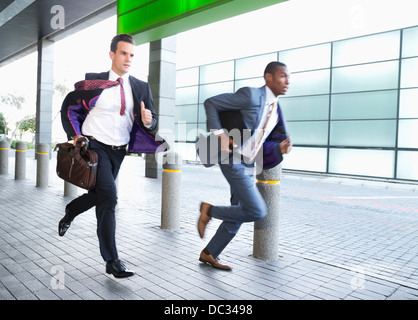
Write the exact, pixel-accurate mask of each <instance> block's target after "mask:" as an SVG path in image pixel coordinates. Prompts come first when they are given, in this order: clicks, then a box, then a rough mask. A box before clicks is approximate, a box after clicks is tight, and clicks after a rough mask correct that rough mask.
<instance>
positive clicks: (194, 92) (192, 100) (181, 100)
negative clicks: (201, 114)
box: [176, 86, 199, 105]
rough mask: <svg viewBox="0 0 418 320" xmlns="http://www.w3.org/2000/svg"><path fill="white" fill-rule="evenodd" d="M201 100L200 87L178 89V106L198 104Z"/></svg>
mask: <svg viewBox="0 0 418 320" xmlns="http://www.w3.org/2000/svg"><path fill="white" fill-rule="evenodd" d="M198 98H199V87H198V86H194V87H186V88H177V89H176V105H182V104H196V103H197V100H198Z"/></svg>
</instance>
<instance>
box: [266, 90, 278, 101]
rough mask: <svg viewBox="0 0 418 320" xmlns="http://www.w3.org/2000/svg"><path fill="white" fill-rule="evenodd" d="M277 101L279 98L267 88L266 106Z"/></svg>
mask: <svg viewBox="0 0 418 320" xmlns="http://www.w3.org/2000/svg"><path fill="white" fill-rule="evenodd" d="M276 101H277V97H276V96H275V95H274V93H273V91H271V89H270V88H269V87H267V86H266V104H268V105H270V104H272V103H274V102H276Z"/></svg>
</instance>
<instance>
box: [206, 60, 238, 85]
mask: <svg viewBox="0 0 418 320" xmlns="http://www.w3.org/2000/svg"><path fill="white" fill-rule="evenodd" d="M228 80H234V61H227V62H221V63H215V64H210V65H206V66H202V67H200V83H201V84H203V83H211V82H221V81H228Z"/></svg>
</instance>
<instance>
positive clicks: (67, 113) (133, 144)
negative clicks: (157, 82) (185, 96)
mask: <svg viewBox="0 0 418 320" xmlns="http://www.w3.org/2000/svg"><path fill="white" fill-rule="evenodd" d="M97 79H101V80H108V79H109V72H102V73H87V74H86V80H87V81H88V80H97ZM129 81H130V85H131V87H132V94H133V99H134V109H133V113H134V125H133V127H132V131H131V138H130V141H129V149H128V151H129V152H132V153H154V152H160V151H165V150H167V149H168V145H167V144H166V142H165V141H164V140H163V139H161V138H160V137H158V136H157V137H156V136H155V134H154V133H153V130H155V128H156V126H157V117H156V114H155V110H154V102H153V100H152V95H151V90H150V88H149V85H148V84H147V83H146V82H143V81H141V80H139V79H136V78H135V77H133V76H129ZM102 91H103V89H93V90H75V91H72V92H70V93H69V94H68V95H67V96H66V98H65V99H64V102H63V104H62V107H61V121H62V124H63V127H64V130H65V132H66V133H67V136H68V139H71V137H73V136H75V135H78V134H82V130H81V127H82V124H83V122H84V120H85V119H86V117H87V115H88V113H89V112H90V110H91V109H93V108H94V106H95V104H96V101H97V99H98V98H99V97H100V94H101V93H102ZM141 101H144V104H145V108H147V109H149V110H150V111H151V113H152V118H153V120H152V123H151V126H150V128H147V127H145V126H144V124H143V123H142V119H141Z"/></svg>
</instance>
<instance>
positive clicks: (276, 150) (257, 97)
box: [205, 86, 288, 169]
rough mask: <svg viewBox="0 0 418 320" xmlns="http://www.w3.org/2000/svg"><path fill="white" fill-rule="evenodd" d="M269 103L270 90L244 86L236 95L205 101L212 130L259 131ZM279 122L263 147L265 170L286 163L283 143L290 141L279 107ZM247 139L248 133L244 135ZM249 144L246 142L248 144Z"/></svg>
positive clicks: (229, 94)
mask: <svg viewBox="0 0 418 320" xmlns="http://www.w3.org/2000/svg"><path fill="white" fill-rule="evenodd" d="M265 102H266V88H265V86H263V87H260V88H250V87H244V88H241V89H239V90H238V91H236V92H235V93H224V94H220V95H217V96H214V97H211V98H209V99H207V100H206V101H205V110H206V117H207V128H208V131H213V130H219V129H226V130H228V131H230V130H232V129H234V128H237V129H239V130H240V131H242V130H243V129H249V130H251V131H250V132H251V134H253V133H254V132H255V130H256V129H257V127H258V125H259V123H260V121H261V116H262V114H263V108H264V105H265ZM277 112H278V116H279V117H278V119H279V120H278V123H277V124H276V126H275V127H274V129H273V131H272V132H271V133H270V135H269V136H268V137H267V138H266V140H265V142H264V144H263V148H262V150H263V163H262V165H263V168H264V169H269V168H273V167H275V166H277V165H278V164H279V163H280V162H282V160H283V155H282V153H281V150H280V143H281V142H282V141H283V140H285V139H287V137H288V134H287V131H286V126H285V121H284V118H283V114H282V112H281V110H280V106H279V104H277ZM242 137H245V134H244V135H242ZM244 142H245V141H243V143H244Z"/></svg>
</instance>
